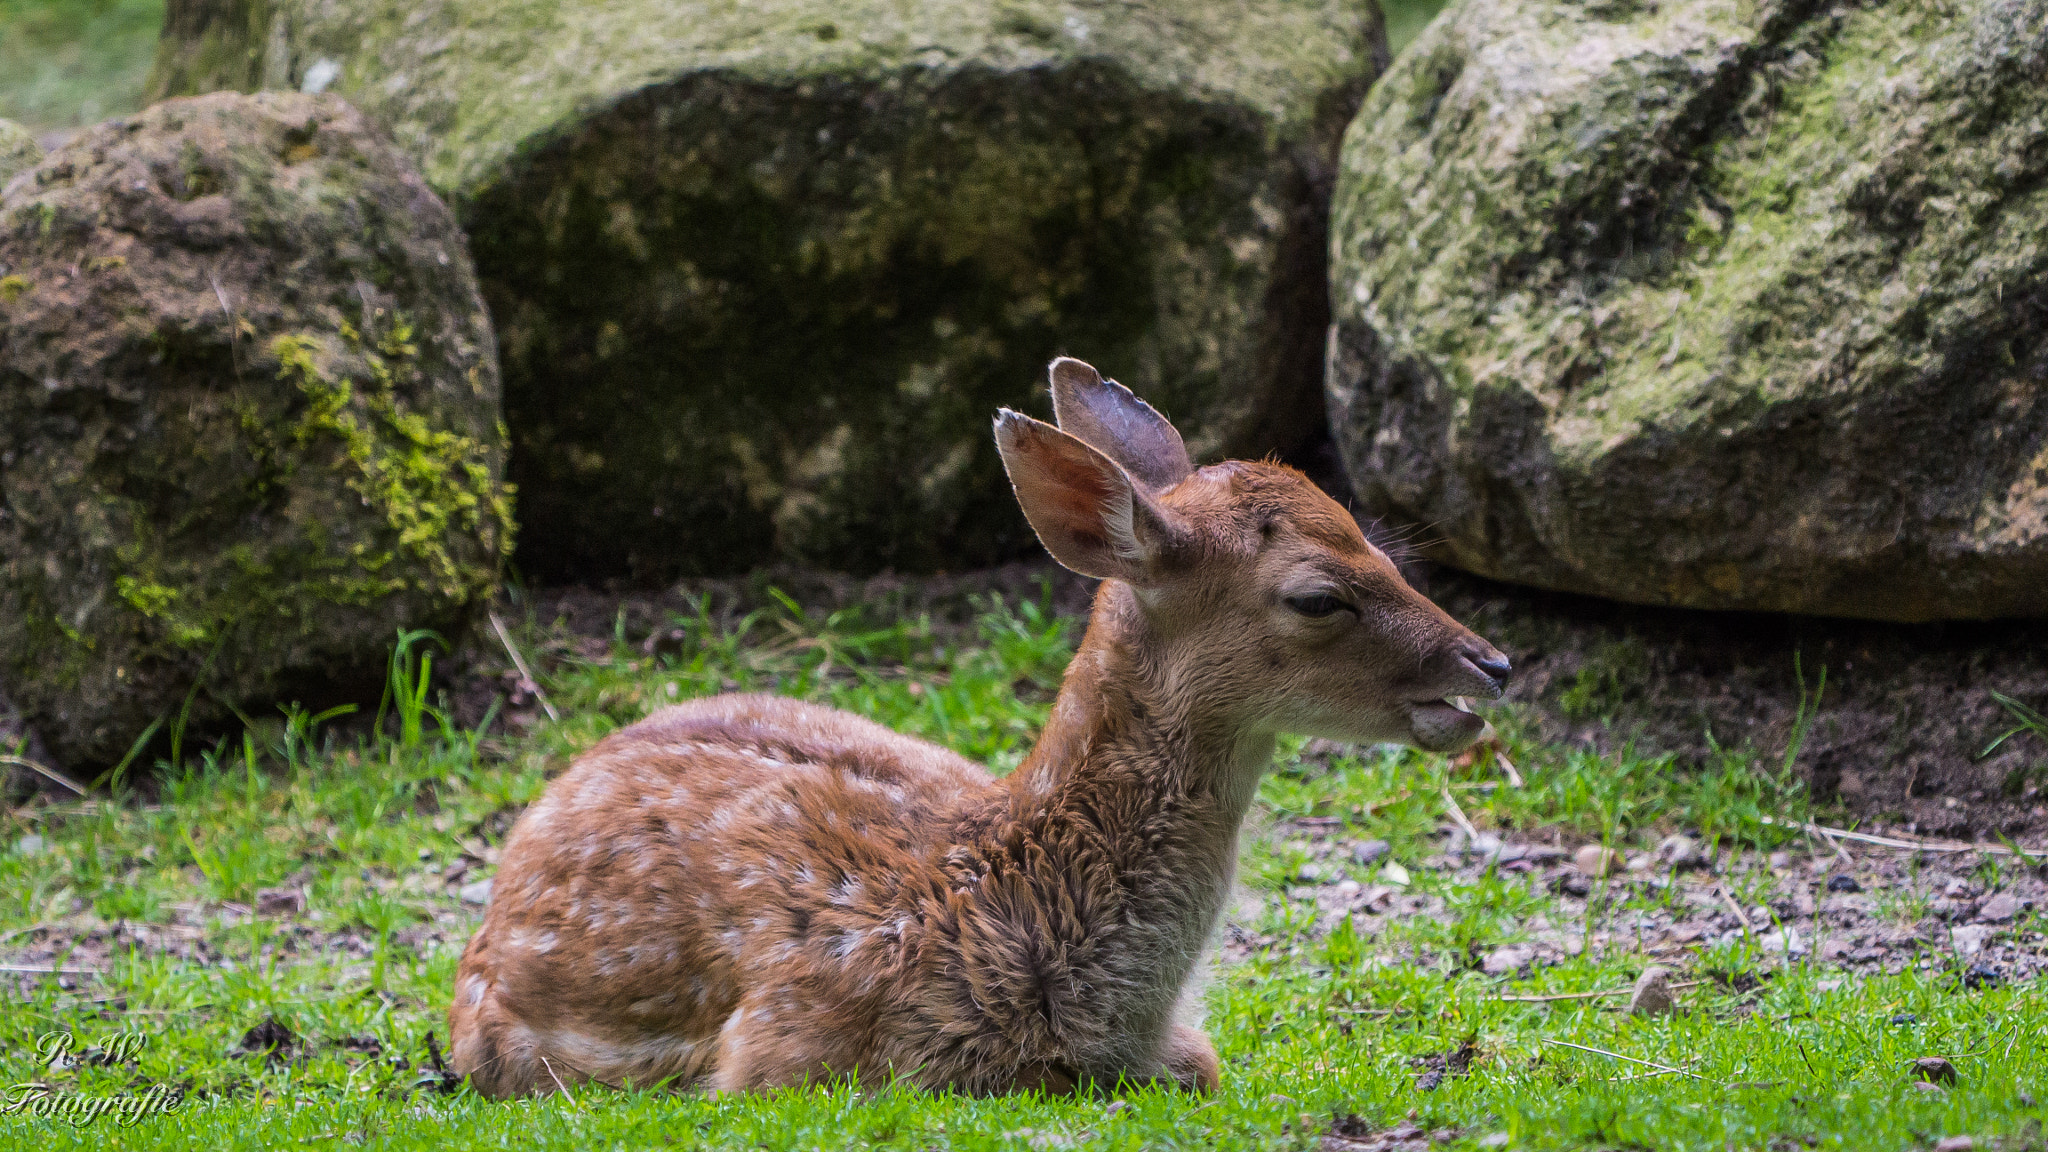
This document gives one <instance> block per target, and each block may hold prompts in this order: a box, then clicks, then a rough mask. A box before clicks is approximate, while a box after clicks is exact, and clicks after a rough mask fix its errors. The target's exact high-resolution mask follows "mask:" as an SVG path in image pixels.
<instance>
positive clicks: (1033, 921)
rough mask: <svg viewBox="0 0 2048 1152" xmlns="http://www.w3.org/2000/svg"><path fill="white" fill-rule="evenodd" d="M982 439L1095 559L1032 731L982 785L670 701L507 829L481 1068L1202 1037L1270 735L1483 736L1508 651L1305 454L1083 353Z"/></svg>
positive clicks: (1042, 526) (488, 1086)
mask: <svg viewBox="0 0 2048 1152" xmlns="http://www.w3.org/2000/svg"><path fill="white" fill-rule="evenodd" d="M1052 385H1053V401H1054V411H1055V414H1056V418H1057V419H1058V421H1059V427H1057V428H1055V427H1053V426H1051V425H1048V424H1044V423H1041V422H1039V421H1037V420H1033V419H1030V418H1029V417H1025V416H1020V415H1018V414H1017V413H1015V412H1011V411H1008V410H1004V411H1003V412H1002V413H1001V414H1000V415H999V416H998V417H997V418H996V442H997V445H998V447H999V448H1000V449H1001V452H1002V458H1003V463H1004V465H1005V467H1007V468H1008V469H1009V474H1010V481H1011V483H1012V485H1013V486H1014V487H1015V489H1016V493H1017V499H1018V502H1019V503H1021V504H1022V505H1023V508H1024V513H1025V515H1026V517H1027V518H1028V519H1029V520H1030V521H1031V526H1032V527H1033V528H1034V529H1035V530H1036V531H1037V533H1038V538H1039V539H1040V540H1041V541H1042V542H1043V543H1044V544H1045V547H1046V549H1047V550H1048V551H1050V552H1051V553H1052V555H1053V556H1054V557H1055V558H1056V559H1058V560H1059V562H1060V563H1062V564H1064V565H1066V566H1067V567H1068V568H1071V569H1073V570H1074V571H1076V572H1079V573H1082V574H1084V575H1087V576H1095V577H1100V578H1101V579H1102V581H1103V583H1102V586H1101V588H1100V589H1099V591H1098V592H1097V593H1096V597H1095V607H1094V613H1093V615H1092V617H1091V618H1090V622H1089V625H1088V631H1087V635H1086V637H1085V638H1084V639H1083V640H1082V642H1081V647H1080V650H1079V651H1078V652H1076V653H1075V655H1074V659H1073V663H1072V664H1071V665H1070V666H1069V667H1068V669H1067V673H1066V681H1065V684H1064V685H1063V686H1062V688H1061V689H1060V693H1059V699H1058V701H1057V702H1056V703H1055V704H1054V705H1053V709H1052V715H1051V718H1050V720H1049V721H1048V722H1047V724H1046V727H1045V733H1044V735H1043V736H1042V737H1041V738H1040V740H1039V742H1038V746H1037V747H1036V748H1035V749H1034V750H1033V751H1032V753H1031V755H1030V757H1029V758H1028V759H1027V760H1025V762H1024V764H1023V766H1022V767H1020V768H1019V769H1018V770H1017V771H1016V772H1015V773H1013V774H1011V775H1010V776H1008V777H1005V778H1003V779H1000V780H998V779H993V778H991V777H990V776H989V775H988V774H987V772H986V771H985V770H984V769H983V768H982V767H981V766H979V765H977V764H974V763H972V762H970V761H968V760H965V759H963V758H961V757H959V756H956V755H954V754H953V753H952V752H949V751H947V750H946V749H944V748H940V747H937V746H935V745H932V744H927V743H925V742H923V741H920V740H914V739H912V738H910V737H908V736H902V735H899V734H897V733H895V732H891V731H889V730H887V729H885V728H882V727H880V726H878V725H876V724H873V723H870V722H869V721H867V720H864V719H861V718H860V717H858V716H853V715H849V714H847V713H845V712H838V711H834V710H833V709H830V708H822V707H818V706H817V705H813V704H804V703H800V702H798V701H795V700H789V699H782V698H778V697H770V696H743V695H734V696H719V697H713V698H710V699H704V700H699V701H696V702H693V703H688V704H682V705H679V706H676V707H671V708H664V709H662V710H661V711H659V712H656V713H654V714H653V715H651V716H649V717H647V718H646V719H645V720H642V721H640V722H639V723H637V724H634V725H632V726H631V727H629V728H626V729H624V730H622V731H619V732H616V733H614V734H612V735H611V736H609V737H606V738H605V739H604V740H603V741H601V742H599V743H598V744H597V746H596V747H594V748H592V749H591V750H590V751H588V752H586V753H584V754H583V755H582V756H581V757H580V758H578V759H577V761H576V762H575V764H574V765H573V766H572V767H571V768H570V769H569V770H568V772H567V773H565V774H564V775H563V776H562V777H561V778H560V779H558V780H556V781H555V782H554V783H553V784H552V785H551V786H550V787H549V788H548V790H547V793H546V795H544V796H543V797H542V798H541V799H540V801H539V802H537V803H536V804H534V805H533V807H532V808H530V809H529V810H528V811H527V812H526V814H525V815H524V816H523V817H522V818H521V819H520V821H519V823H518V825H517V827H515V828H514V829H513V830H512V834H511V837H510V839H509V840H508V842H507V844H506V846H505V852H504V856H503V858H502V862H501V866H500V868H499V870H498V875H497V880H496V883H495V891H494V894H493V896H492V899H491V904H490V910H489V913H488V914H487V915H486V917H485V919H484V925H483V927H482V928H481V929H480V930H479V931H478V932H477V934H476V937H475V939H473V940H471V941H470V943H469V948H468V950H467V951H465V952H464V954H463V957H462V967H461V971H460V973H459V974H458V976H457V977H456V983H455V999H454V1004H453V1005H452V1006H451V1007H450V1008H449V1012H448V1015H449V1023H450V1026H451V1028H452V1031H453V1036H454V1061H455V1067H456V1069H457V1070H458V1071H460V1072H462V1073H466V1074H467V1075H468V1076H469V1078H470V1081H471V1083H472V1084H474V1085H475V1086H476V1087H477V1089H478V1090H479V1091H482V1092H484V1093H485V1094H487V1095H491V1096H513V1095H519V1094H525V1093H545V1092H549V1091H553V1090H556V1089H566V1088H568V1087H570V1086H572V1085H575V1084H577V1083H580V1082H584V1081H598V1082H604V1083H610V1084H622V1083H627V1082H630V1083H633V1084H640V1085H649V1084H654V1083H656V1082H661V1081H666V1082H669V1083H672V1084H702V1085H708V1086H709V1087H711V1088H713V1089H717V1090H735V1089H754V1088H771V1087H776V1086H780V1085H795V1084H802V1083H806V1082H811V1081H817V1080H822V1079H829V1078H834V1077H851V1076H856V1075H858V1076H874V1077H877V1078H887V1077H896V1078H899V1079H903V1080H907V1081H909V1082H912V1083H916V1084H920V1085H924V1086H927V1087H932V1088H952V1089H955V1090H958V1091H962V1092H970V1093H997V1092H1009V1091H1016V1090H1028V1089H1033V1088H1040V1089H1045V1090H1048V1091H1055V1092H1070V1091H1073V1090H1075V1089H1076V1088H1078V1087H1080V1086H1082V1085H1086V1084H1092V1085H1095V1086H1098V1087H1104V1088H1107V1087H1113V1086H1114V1085H1116V1084H1117V1083H1118V1082H1119V1081H1126V1082H1129V1081H1145V1080H1153V1079H1158V1078H1165V1079H1168V1080H1171V1081H1174V1082H1177V1083H1179V1084H1180V1085H1182V1086H1184V1087H1186V1088H1189V1089H1193V1090H1201V1091H1206V1090H1210V1089H1213V1088H1215V1087H1216V1083H1217V1065H1216V1056H1215V1053H1214V1051H1213V1050H1212V1049H1211V1047H1210V1045H1209V1040H1208V1037H1206V1036H1205V1035H1203V1033H1202V1032H1201V1031H1200V1030H1198V1029H1197V1028H1196V1027H1195V1026H1194V1025H1193V1024H1192V1023H1191V1021H1192V1020H1193V1019H1194V1018H1195V1015H1196V1013H1195V1008H1196V1006H1195V1005H1194V1004H1192V1003H1190V1001H1192V1000H1193V999H1194V998H1195V997H1194V996H1193V994H1192V993H1190V992H1189V983H1190V981H1189V977H1190V975H1191V973H1192V971H1193V969H1194V967H1195V964H1196V962H1197V959H1198V958H1199V957H1200V956H1201V955H1202V953H1203V950H1204V947H1205V944H1206V942H1207V941H1208V939H1209V937H1210V933H1211V931H1212V930H1213V929H1214V928H1215V926H1216V921H1217V917H1218V915H1219V913H1220V912H1221V910H1222V907H1223V904H1224V900H1225V897H1226V895H1227V890H1228V888H1229V886H1230V883H1231V877H1232V872H1233V870H1234V868H1235V866H1236V860H1237V836H1238V826H1239V824H1240V823H1241V822H1242V820H1243V818H1244V815H1245V811H1246V809H1247V808H1248V807H1249V806H1250V805H1251V802H1252V797H1253V794H1254V792H1255V791H1256V789H1257V786H1258V780H1259V776H1260V774H1261V773H1262V772H1263V771H1264V770H1265V768H1266V765H1267V762H1268V761H1269V760H1270V758H1271V756H1272V753H1273V743H1274V737H1275V735H1276V734H1278V733H1281V732H1294V733H1303V734H1311V735H1320V736H1326V737H1331V738H1334V739H1338V740H1355V741H1401V742H1407V743H1413V744H1417V745H1420V746H1422V747H1424V748H1429V749H1435V750H1438V751H1450V750H1454V749H1458V748H1462V747H1464V746H1465V745H1467V744H1469V743H1470V742H1471V741H1472V740H1473V739H1474V738H1475V737H1476V736H1477V734H1478V733H1479V731H1480V729H1481V722H1480V719H1479V717H1477V716H1475V715H1473V714H1472V713H1470V712H1467V711H1465V710H1463V709H1461V708H1459V707H1457V706H1455V705H1453V704H1451V703H1449V702H1448V698H1450V697H1456V696H1498V695H1499V694H1500V691H1501V689H1502V687H1503V685H1504V684H1505V682H1506V679H1507V675H1508V662H1507V660H1506V659H1505V658H1503V657H1502V656H1501V654H1500V653H1499V652H1497V651H1495V650H1494V649H1493V648H1492V647H1490V646H1489V645H1487V644H1486V643H1485V642H1484V641H1482V640H1480V639H1479V638H1478V637H1477V636H1475V635H1473V634H1472V633H1471V632H1468V631H1466V630H1465V629H1464V628H1463V627H1460V626H1459V625H1458V624H1457V623H1456V622H1455V621H1453V620H1452V619H1451V618H1450V617H1449V616H1447V615H1445V614H1444V612H1443V611H1442V610H1440V609H1438V608H1437V607H1436V606H1435V605H1433V604H1431V603H1430V602H1429V601H1428V600H1427V599H1425V598H1423V597H1422V596H1421V595H1419V594H1417V593H1416V592H1414V591H1413V590H1411V589H1410V588H1409V587H1408V585H1407V584H1405V583H1403V581H1402V579H1401V577H1400V576H1399V574H1398V573H1396V571H1395V570H1394V567H1393V565H1392V564H1391V563H1390V562H1389V561H1388V560H1387V557H1386V556H1385V555H1384V554H1382V553H1381V552H1380V551H1378V550H1377V549H1375V548H1374V547H1373V546H1372V545H1370V544H1368V543H1367V542H1366V539H1365V537H1364V536H1363V535H1362V534H1361V533H1360V532H1359V529H1358V526H1357V524H1356V523H1355V522H1354V521H1353V520H1352V518H1351V517H1350V516H1349V515H1348V514H1346V513H1345V511H1344V510H1343V509H1342V508H1340V507H1339V506H1338V505H1337V504H1336V503H1335V502H1334V501H1332V500H1331V499H1330V498H1329V497H1327V496H1325V495H1323V494H1322V493H1321V492H1320V491H1318V490H1317V489H1316V488H1315V486H1314V485H1312V484H1310V483H1309V481H1308V480H1307V479H1306V478H1305V477H1303V476H1302V475H1301V474H1300V473H1298V472H1295V471H1293V470H1292V469H1289V468H1286V467H1282V466H1280V465H1276V464H1253V463H1245V462H1242V461H1231V462H1227V463H1223V464H1215V465H1211V466H1209V467H1206V468H1201V469H1196V468H1194V467H1193V466H1192V465H1191V464H1190V463H1189V461H1188V456H1187V452H1186V449H1185V448H1184V447H1183V446H1182V443H1181V438H1180V434H1179V433H1178V432H1176V431H1175V430H1174V428H1173V426H1172V425H1170V424H1168V423H1167V422H1166V420H1165V419H1164V418H1162V417H1161V416H1160V415H1159V414H1158V413H1156V412H1154V411H1153V410H1152V408H1151V407H1150V406H1149V405H1147V404H1146V403H1145V402H1144V401H1142V400H1140V399H1138V398H1137V397H1136V396H1134V395H1132V394H1131V393H1130V392H1129V391H1128V390H1127V389H1125V388H1124V387H1123V386H1121V385H1119V384H1117V383H1115V382H1114V381H1105V380H1103V379H1102V378H1101V377H1100V376H1099V375H1097V374H1096V372H1095V370H1094V369H1093V368H1090V367H1089V366H1088V365H1086V364H1083V363H1081V362H1080V361H1078V360H1069V359H1061V360H1056V361H1054V362H1053V365H1052Z"/></svg>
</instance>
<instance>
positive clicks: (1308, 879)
mask: <svg viewBox="0 0 2048 1152" xmlns="http://www.w3.org/2000/svg"><path fill="white" fill-rule="evenodd" d="M1294 875H1295V879H1297V880H1300V881H1301V882H1302V883H1303V884H1321V883H1322V882H1323V867H1322V865H1320V864H1303V865H1302V866H1301V871H1299V872H1297V873H1295V874H1294Z"/></svg>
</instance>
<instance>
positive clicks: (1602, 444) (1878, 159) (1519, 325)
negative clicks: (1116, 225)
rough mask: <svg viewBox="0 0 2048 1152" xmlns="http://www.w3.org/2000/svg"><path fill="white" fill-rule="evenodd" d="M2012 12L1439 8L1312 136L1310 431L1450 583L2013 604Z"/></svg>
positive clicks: (2020, 585)
mask: <svg viewBox="0 0 2048 1152" xmlns="http://www.w3.org/2000/svg"><path fill="white" fill-rule="evenodd" d="M2044 70H2048V3H2042V2H2041V0H2019V2H2016V0H1955V2H1950V0H1901V2H1898V3H1887V4H1881V5H1868V6H1846V5H1844V6H1829V5H1823V4H1817V3H1807V2H1786V0H1780V2H1776V3H1768V2H1767V3H1758V4H1749V3H1738V2H1736V0H1700V2H1698V3H1686V4H1662V5H1659V4H1651V3H1639V2H1635V0H1622V2H1618V3H1602V4H1578V3H1563V2H1558V0H1533V2H1532V0H1464V2H1463V3H1461V4H1459V5H1457V6H1455V7H1454V8H1452V9H1450V10H1448V11H1446V12H1445V13H1444V14H1443V15H1442V16H1441V17H1439V19H1438V20H1437V21H1436V23H1435V24H1433V25H1432V26H1431V27H1430V29H1429V30H1428V31H1427V32H1426V33H1425V34H1424V35H1423V36H1422V37H1421V38H1420V39H1418V40H1417V41H1416V42H1415V43H1414V44H1413V45H1411V46H1410V48H1409V49H1408V50H1407V51H1406V52H1404V53H1403V55H1402V58H1401V60H1400V62H1399V63H1398V64H1396V65H1395V66H1394V68H1393V69H1392V70H1391V71H1390V72H1389V74H1388V76H1387V78H1386V80H1385V81H1384V82H1383V83H1382V84H1380V85H1379V86H1378V87H1377V88H1376V89H1375V90H1374V92H1373V94H1372V96H1371V97H1370V98H1369V99H1368V101H1367V103H1366V106H1365V107H1364V108H1363V110H1362V111H1361V114H1360V116H1359V118H1358V119H1357V121H1356V122H1355V123H1354V125H1353V127H1352V128H1351V130H1350V133H1349V135H1348V136H1347V138H1346V141H1345V146H1344V153H1343V159H1342V166H1341V172H1340V177H1339V183H1338V190H1337V195H1336V202H1335V206H1334V208H1333V219H1334V223H1333V235H1334V244H1333V253H1334V255H1333V264H1332V273H1331V275H1332V295H1333V301H1334V311H1335V319H1336V323H1337V325H1338V334H1337V339H1336V340H1335V343H1334V363H1333V366H1332V371H1331V375H1330V385H1329V391H1330V401H1331V410H1332V424H1333V432H1334V433H1335V434H1336V436H1337V437H1338V440H1339V443H1340V447H1341V450H1342V452H1343V455H1344V458H1345V463H1346V466H1347V469H1348V471H1349V472H1350V475H1351V477H1352V481H1353V483H1354V485H1355V487H1356V488H1357V490H1358V492H1359V494H1360V495H1361V497H1362V498H1363V499H1364V500H1365V502H1366V503H1368V504H1369V505H1371V506H1372V507H1373V508H1374V509H1375V510H1377V511H1379V512H1381V513H1385V514H1390V515H1392V516H1393V517H1395V518H1397V519H1399V520H1404V521H1408V522H1411V523H1414V524H1418V525H1427V526H1428V528H1427V535H1428V536H1430V537H1433V538H1436V539H1437V540H1439V541H1440V543H1436V544H1434V545H1433V546H1432V547H1431V548H1430V552H1431V554H1432V555H1434V556H1435V557H1437V558H1439V559H1442V560H1445V561H1448V562H1450V563H1453V564H1455V565H1457V566H1459V567H1463V568H1466V569H1468V570H1470V571H1473V572H1477V573H1481V574H1484V575H1490V576H1494V577H1498V578H1501V579H1508V580H1514V581H1518V582H1522V583H1527V584H1534V585H1539V586H1542V587H1547V588H1554V589H1563V590H1571V591H1579V592H1589V593H1594V594H1598V595H1602V596H1607V597H1614V598H1620V599H1626V600H1633V601H1638V602H1642V603H1654V604H1675V605H1685V606H1691V607H1702V608H1746V609H1760V610H1769V611H1787V612H1803V613H1825V614H1837V615H1848V616H1862V617H1871V618H1878V619H1887V620H1927V619H1941V618H1988V617H1999V616H2012V615H2030V614H2042V613H2048V388H2044V384H2043V381H2044V374H2048V340H2044V334H2048V287H2044V285H2048V276H2044V273H2048V181H2044V177H2048V149H2043V148H2042V147H2041V140H2042V124H2043V121H2044V117H2048V84H2043V83H2042V82H2041V80H2042V76H2043V74H2044Z"/></svg>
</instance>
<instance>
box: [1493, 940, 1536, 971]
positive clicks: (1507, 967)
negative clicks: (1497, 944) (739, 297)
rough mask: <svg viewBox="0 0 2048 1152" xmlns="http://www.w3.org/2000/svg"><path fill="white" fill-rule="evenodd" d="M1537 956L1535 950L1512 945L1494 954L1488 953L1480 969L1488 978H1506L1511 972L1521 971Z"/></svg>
mask: <svg viewBox="0 0 2048 1152" xmlns="http://www.w3.org/2000/svg"><path fill="white" fill-rule="evenodd" d="M1535 956H1536V953H1535V950H1534V949H1531V948H1526V947H1522V946H1520V945H1514V944H1510V945H1508V946H1507V947H1505V948H1496V949H1494V950H1493V951H1492V952H1489V953H1487V955H1486V959H1485V960H1484V961H1483V962H1482V963H1481V965H1480V967H1481V968H1482V969H1483V970H1484V971H1485V972H1486V974H1487V975H1488V976H1505V975H1507V974H1508V973H1510V972H1517V971H1520V970H1521V968H1522V966H1523V965H1525V964H1527V963H1529V961H1530V960H1532V959H1534V958H1535Z"/></svg>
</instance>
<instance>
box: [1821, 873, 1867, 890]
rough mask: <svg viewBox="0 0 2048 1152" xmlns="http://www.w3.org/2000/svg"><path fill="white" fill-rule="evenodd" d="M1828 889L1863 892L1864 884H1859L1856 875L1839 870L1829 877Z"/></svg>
mask: <svg viewBox="0 0 2048 1152" xmlns="http://www.w3.org/2000/svg"><path fill="white" fill-rule="evenodd" d="M1828 891H1830V892H1861V891H1863V885H1861V884H1858V883H1857V882H1856V878H1855V877H1854V876H1851V875H1849V874H1848V873H1846V872H1837V873H1835V874H1834V875H1833V876H1830V877H1828Z"/></svg>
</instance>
